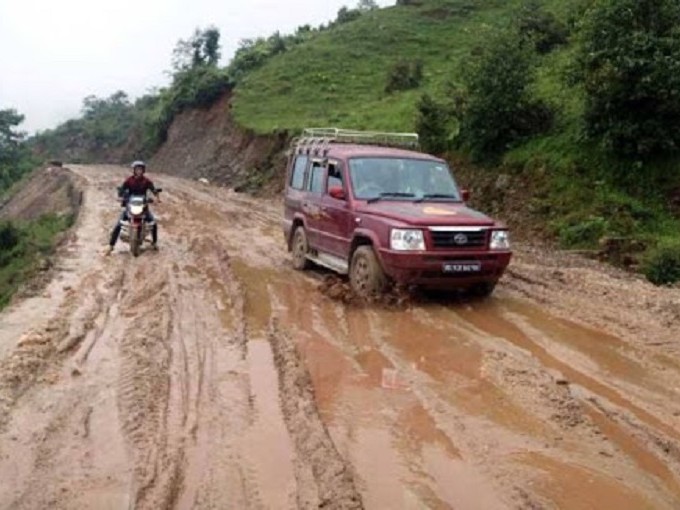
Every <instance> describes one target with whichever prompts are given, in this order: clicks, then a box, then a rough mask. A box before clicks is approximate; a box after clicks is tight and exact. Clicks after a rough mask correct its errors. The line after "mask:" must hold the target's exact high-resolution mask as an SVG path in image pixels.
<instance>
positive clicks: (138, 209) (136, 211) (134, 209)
mask: <svg viewBox="0 0 680 510" xmlns="http://www.w3.org/2000/svg"><path fill="white" fill-rule="evenodd" d="M143 212H144V206H143V205H131V206H130V214H132V215H134V216H139V215H140V214H142V213H143Z"/></svg>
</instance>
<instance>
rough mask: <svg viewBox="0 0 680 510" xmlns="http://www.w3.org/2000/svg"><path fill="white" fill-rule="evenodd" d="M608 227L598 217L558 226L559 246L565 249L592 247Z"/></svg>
mask: <svg viewBox="0 0 680 510" xmlns="http://www.w3.org/2000/svg"><path fill="white" fill-rule="evenodd" d="M608 227H609V225H608V223H607V220H605V219H604V218H602V217H599V216H595V217H590V218H587V219H585V220H583V221H578V222H574V223H571V224H559V225H558V226H557V232H558V237H559V241H560V245H562V246H564V247H566V248H587V247H591V246H594V245H596V244H597V242H598V241H599V240H600V239H601V238H602V236H604V234H605V232H607V229H608Z"/></svg>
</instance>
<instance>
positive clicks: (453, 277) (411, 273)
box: [380, 250, 512, 289]
mask: <svg viewBox="0 0 680 510" xmlns="http://www.w3.org/2000/svg"><path fill="white" fill-rule="evenodd" d="M380 258H381V262H382V266H383V270H384V271H385V273H386V274H387V275H388V276H389V277H390V278H392V279H393V280H395V281H396V282H397V283H401V284H405V285H420V286H423V287H437V288H450V289H456V288H465V287H469V286H471V285H474V284H476V283H485V282H496V281H498V280H499V279H500V277H501V276H503V273H504V272H505V269H506V268H507V267H508V264H509V263H510V259H511V258H512V252H510V251H503V252H492V251H488V250H486V251H470V252H460V251H457V252H421V253H412V252H411V253H409V252H396V251H391V250H381V251H380ZM469 262H478V263H479V264H480V265H481V267H480V270H479V271H476V272H474V273H469V272H465V273H447V272H444V265H445V264H452V263H453V264H460V263H469Z"/></svg>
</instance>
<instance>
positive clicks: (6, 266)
mask: <svg viewBox="0 0 680 510" xmlns="http://www.w3.org/2000/svg"><path fill="white" fill-rule="evenodd" d="M72 223H73V218H72V217H64V216H56V215H45V216H43V217H42V218H40V219H37V220H35V221H31V222H22V223H14V222H8V221H3V222H0V309H2V308H4V307H5V306H6V305H7V304H8V303H9V302H10V299H11V298H12V296H13V295H14V293H15V292H16V291H17V290H18V289H19V288H20V287H21V285H22V284H24V283H26V282H27V281H29V280H30V279H31V278H32V277H34V276H35V275H36V273H37V272H39V271H44V270H46V269H48V268H49V256H50V255H52V254H53V253H54V249H55V244H56V243H55V241H56V238H57V235H58V234H59V233H60V232H63V231H64V230H66V229H67V228H69V227H70V226H71V224H72Z"/></svg>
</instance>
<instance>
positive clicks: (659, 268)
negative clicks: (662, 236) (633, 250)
mask: <svg viewBox="0 0 680 510" xmlns="http://www.w3.org/2000/svg"><path fill="white" fill-rule="evenodd" d="M642 271H643V273H644V274H645V276H646V277H647V279H648V280H649V281H650V282H652V283H654V284H655V285H667V284H672V283H676V282H680V239H669V240H665V241H662V242H660V243H659V244H658V245H657V246H656V247H655V248H652V249H651V250H649V251H648V252H647V254H646V256H645V258H644V260H643V263H642Z"/></svg>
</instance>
